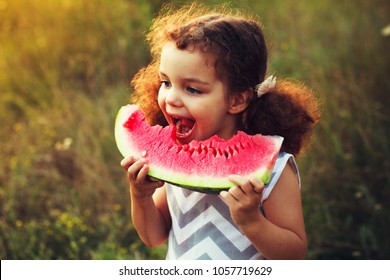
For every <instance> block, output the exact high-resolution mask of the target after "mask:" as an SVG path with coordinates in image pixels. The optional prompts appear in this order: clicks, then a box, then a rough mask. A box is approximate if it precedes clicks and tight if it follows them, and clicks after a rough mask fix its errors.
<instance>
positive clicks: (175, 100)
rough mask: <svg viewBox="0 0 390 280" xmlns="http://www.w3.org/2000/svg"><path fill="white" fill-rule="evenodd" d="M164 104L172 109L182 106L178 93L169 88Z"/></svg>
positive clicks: (176, 90)
mask: <svg viewBox="0 0 390 280" xmlns="http://www.w3.org/2000/svg"><path fill="white" fill-rule="evenodd" d="M165 102H166V103H167V104H168V105H170V106H173V107H180V106H182V105H183V103H182V100H181V97H180V92H179V90H178V89H175V88H174V87H171V88H170V89H169V91H168V92H167V95H166V98H165Z"/></svg>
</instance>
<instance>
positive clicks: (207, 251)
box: [166, 152, 300, 260]
mask: <svg viewBox="0 0 390 280" xmlns="http://www.w3.org/2000/svg"><path fill="white" fill-rule="evenodd" d="M287 162H288V163H289V164H290V165H291V167H292V168H293V170H294V172H295V174H296V176H297V178H298V182H299V186H300V177H299V172H298V168H297V165H296V162H295V160H294V157H293V156H292V155H291V154H288V153H284V152H282V153H280V154H279V156H278V158H277V160H276V163H275V166H274V168H273V170H272V175H271V180H270V182H269V183H268V184H267V185H266V186H265V188H264V190H263V198H262V202H263V201H264V200H266V199H267V198H268V196H269V195H270V193H271V191H272V189H273V188H274V186H275V184H276V182H277V181H278V179H279V177H280V175H281V173H282V171H283V169H284V167H285V166H286V164H287ZM166 190H167V199H168V206H169V211H170V213H171V217H172V227H171V230H170V232H169V239H168V252H167V259H175V260H177V259H192V260H194V259H213V260H229V259H232V260H240V259H241V260H249V259H264V257H263V256H262V254H261V252H259V251H257V250H256V248H255V247H254V246H253V245H252V243H251V242H250V241H249V239H248V238H247V237H246V236H245V235H243V234H242V233H241V231H240V230H239V229H238V227H237V226H236V225H235V224H234V223H233V221H232V219H231V217H230V212H229V207H228V206H227V204H226V203H225V202H224V201H223V199H222V198H221V197H220V196H219V195H215V194H204V193H200V192H196V191H192V190H188V189H185V188H180V187H176V186H174V185H170V184H167V185H166ZM259 211H261V209H259ZM259 232H261V229H259Z"/></svg>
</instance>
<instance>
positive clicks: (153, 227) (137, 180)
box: [121, 157, 171, 247]
mask: <svg viewBox="0 0 390 280" xmlns="http://www.w3.org/2000/svg"><path fill="white" fill-rule="evenodd" d="M121 165H122V166H123V167H124V168H125V169H126V170H127V172H128V173H127V174H128V178H129V181H130V200H131V217H132V221H133V224H134V227H135V229H136V230H137V232H138V235H139V236H140V238H141V240H142V241H143V242H144V243H145V244H146V245H148V246H150V247H155V246H158V245H160V244H161V243H163V242H164V241H165V240H166V239H167V238H168V233H169V229H170V227H171V219H170V214H169V210H168V203H167V199H166V190H165V186H164V185H163V182H161V181H150V180H149V179H148V177H147V173H148V168H149V167H148V165H147V162H146V160H145V159H138V160H137V159H135V158H133V157H128V158H125V159H124V160H123V161H122V162H121Z"/></svg>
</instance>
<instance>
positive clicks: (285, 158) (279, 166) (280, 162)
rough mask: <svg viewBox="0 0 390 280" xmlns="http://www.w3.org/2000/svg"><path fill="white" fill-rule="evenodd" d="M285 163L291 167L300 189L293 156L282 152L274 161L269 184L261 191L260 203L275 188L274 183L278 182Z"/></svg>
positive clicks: (299, 179)
mask: <svg viewBox="0 0 390 280" xmlns="http://www.w3.org/2000/svg"><path fill="white" fill-rule="evenodd" d="M287 162H288V163H289V164H290V166H291V167H292V169H293V171H294V173H295V175H296V176H297V179H298V184H299V188H301V178H300V176H299V171H298V166H297V163H296V162H295V159H294V156H293V155H292V154H289V153H286V152H282V153H280V154H279V156H278V158H277V159H276V162H275V165H274V168H273V169H272V174H271V180H270V182H269V183H268V184H267V185H265V188H264V190H263V198H262V200H261V203H263V202H264V201H265V200H266V199H267V198H268V197H269V195H270V194H271V192H272V190H273V188H274V187H275V185H276V183H277V182H278V180H279V178H280V175H281V174H282V172H283V169H284V167H285V166H286V164H287Z"/></svg>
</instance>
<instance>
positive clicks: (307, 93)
mask: <svg viewBox="0 0 390 280" xmlns="http://www.w3.org/2000/svg"><path fill="white" fill-rule="evenodd" d="M319 115H320V112H319V104H318V101H317V100H316V99H315V98H314V95H313V92H312V90H310V89H309V88H307V87H306V86H304V85H302V84H297V83H293V82H290V81H280V80H278V82H277V83H276V85H275V87H274V88H273V89H271V90H270V91H269V92H267V93H265V94H263V95H262V96H261V97H259V98H257V97H255V99H254V100H252V101H251V103H250V104H249V106H248V108H247V110H246V112H245V114H244V126H245V128H246V133H248V134H250V135H254V134H263V135H279V136H282V137H284V141H283V144H282V148H281V150H282V151H285V152H288V153H291V154H293V155H295V156H297V155H298V154H299V153H300V152H301V151H302V150H303V149H304V147H305V146H306V145H307V144H308V143H307V140H308V138H309V137H310V135H311V133H312V128H313V126H314V125H315V124H316V123H317V122H318V120H319Z"/></svg>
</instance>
